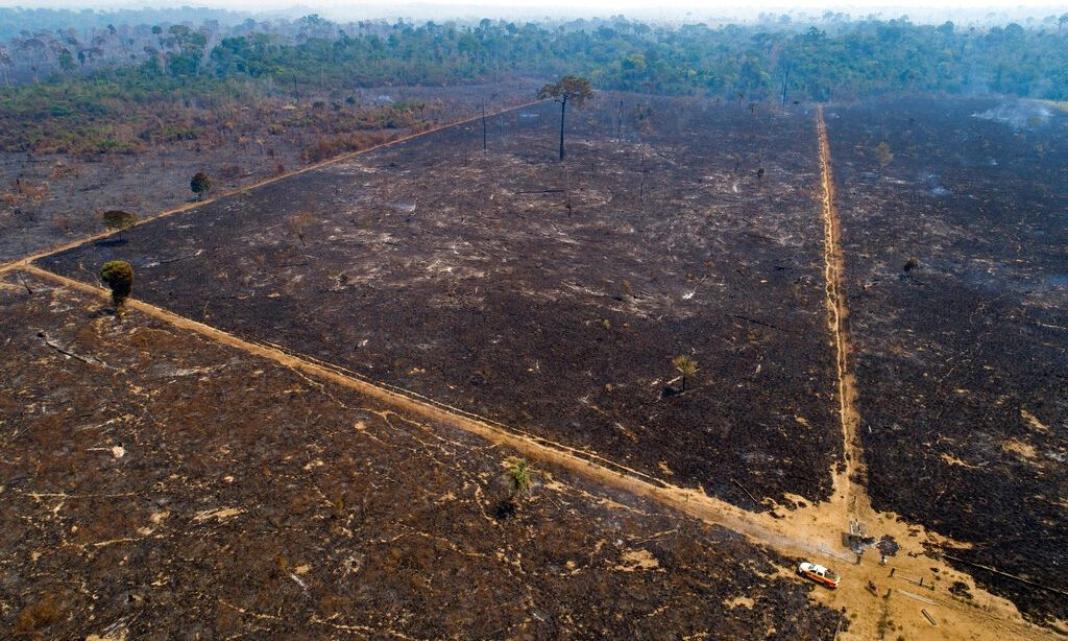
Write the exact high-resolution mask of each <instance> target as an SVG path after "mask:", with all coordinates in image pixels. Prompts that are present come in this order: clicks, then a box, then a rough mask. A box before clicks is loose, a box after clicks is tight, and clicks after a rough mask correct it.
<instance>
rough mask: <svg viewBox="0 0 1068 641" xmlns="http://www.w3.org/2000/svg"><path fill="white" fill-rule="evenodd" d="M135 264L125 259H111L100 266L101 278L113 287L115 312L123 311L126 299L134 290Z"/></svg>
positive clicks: (112, 298) (112, 297)
mask: <svg viewBox="0 0 1068 641" xmlns="http://www.w3.org/2000/svg"><path fill="white" fill-rule="evenodd" d="M133 279H134V271H133V266H132V265H130V263H128V262H126V261H125V260H109V261H108V262H106V263H104V266H103V267H101V268H100V280H102V281H104V284H105V285H107V286H108V287H109V288H110V289H111V302H112V304H114V305H115V313H116V314H120V313H122V310H123V306H124V305H125V303H126V299H127V298H129V296H130V292H131V291H132V290H133Z"/></svg>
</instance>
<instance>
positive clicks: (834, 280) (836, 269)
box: [816, 107, 868, 517]
mask: <svg viewBox="0 0 1068 641" xmlns="http://www.w3.org/2000/svg"><path fill="white" fill-rule="evenodd" d="M816 133H817V136H818V138H819V158H820V175H821V182H822V186H823V195H822V203H821V205H822V207H821V208H822V213H823V235H824V240H823V259H824V279H825V286H826V291H827V322H828V325H829V326H830V331H831V336H832V338H833V340H834V351H835V373H836V378H837V384H838V390H837V396H838V416H839V420H840V421H841V426H842V439H843V441H844V447H843V449H842V451H843V455H844V457H845V467H844V468H843V470H842V472H841V473H839V474H835V475H834V483H835V493H834V498H833V499H832V502H834V501H839V502H841V504H842V505H843V506H844V508H845V510H846V514H847V515H848V516H849V517H854V516H856V515H857V513H858V509H857V508H858V506H857V501H858V500H860V501H862V502H863V503H864V506H865V507H866V506H867V505H868V500H867V491H866V489H865V483H866V475H865V474H864V450H863V446H862V445H861V443H860V438H859V435H858V433H857V429H858V427H859V425H860V414H859V413H858V412H857V408H856V398H857V392H856V384H855V383H856V379H855V377H854V376H853V374H852V373H850V371H849V337H848V335H847V334H846V327H845V320H846V316H847V315H848V313H849V312H848V308H847V307H846V300H845V292H844V291H843V283H844V280H845V257H844V255H843V253H842V238H841V235H842V234H841V227H842V225H841V220H840V219H839V217H838V211H837V209H836V207H835V198H834V174H833V173H832V171H831V145H830V141H829V140H828V138H827V123H826V122H825V121H824V119H823V107H820V108H818V109H817V110H816ZM854 479H857V480H856V481H854Z"/></svg>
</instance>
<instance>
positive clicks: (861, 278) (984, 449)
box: [828, 100, 1068, 621]
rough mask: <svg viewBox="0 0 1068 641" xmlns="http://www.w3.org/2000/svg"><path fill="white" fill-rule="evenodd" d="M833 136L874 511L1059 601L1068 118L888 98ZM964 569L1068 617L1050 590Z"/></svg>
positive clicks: (1066, 470)
mask: <svg viewBox="0 0 1068 641" xmlns="http://www.w3.org/2000/svg"><path fill="white" fill-rule="evenodd" d="M828 126H829V132H830V139H831V145H832V154H833V156H834V163H835V165H834V167H835V171H836V178H837V181H838V185H839V204H840V210H841V217H842V222H843V241H844V244H845V253H846V267H847V271H848V276H849V291H848V296H849V305H850V311H851V317H850V326H849V330H850V333H851V336H852V339H853V341H854V346H855V348H856V361H855V362H856V372H857V377H858V382H859V385H858V388H859V408H860V412H861V415H862V417H863V419H864V425H863V426H862V429H861V434H862V435H863V437H864V441H865V446H866V450H867V456H868V461H869V464H870V466H871V470H870V472H871V485H870V488H869V490H870V493H871V496H872V499H873V501H874V503H875V506H876V507H877V508H878V509H884V510H893V511H895V512H898V513H900V514H902V515H903V516H905V517H906V518H908V519H910V520H914V521H918V522H921V523H924V524H926V525H928V526H930V527H932V528H934V529H935V530H937V531H939V532H941V533H943V534H947V535H950V536H952V537H955V538H956V539H958V540H960V541H962V542H967V543H971V544H973V545H974V547H973V548H971V549H968V550H959V551H956V552H954V556H957V557H960V558H964V559H966V560H968V561H971V562H973V563H981V564H984V565H989V566H992V567H996V568H999V569H1001V570H1003V571H1005V572H1009V573H1013V574H1017V575H1020V576H1022V577H1026V578H1028V579H1030V580H1031V581H1034V582H1037V583H1040V584H1043V585H1048V586H1052V587H1055V588H1059V589H1060V590H1066V589H1068V545H1066V543H1068V503H1066V502H1065V501H1066V500H1065V497H1066V496H1068V464H1066V463H1068V396H1066V394H1065V390H1068V225H1066V218H1065V215H1066V212H1068V173H1066V172H1068V114H1064V113H1058V112H1056V111H1055V110H1053V109H1051V108H1049V107H1046V106H1044V105H1041V104H1039V103H1033V102H1003V103H1002V102H997V101H994V100H895V101H887V102H875V103H871V104H867V105H863V106H859V107H853V108H848V109H835V110H830V111H829V113H828ZM881 143H886V147H885V148H884V149H883V151H884V152H889V153H890V154H891V155H892V159H889V162H885V164H884V162H883V161H886V160H888V158H887V156H886V155H885V153H880V151H879V149H878V148H879V145H880V144H881ZM880 156H881V158H882V161H881V160H880ZM912 258H915V259H916V260H915V263H916V264H917V267H916V268H914V269H910V270H909V271H908V272H907V273H906V272H905V270H904V269H903V268H904V266H905V264H906V263H907V262H908V261H909V260H910V259H912ZM961 569H962V570H966V571H968V572H971V573H973V574H974V576H975V577H976V579H977V580H979V581H980V582H981V583H983V585H984V586H985V587H987V588H989V589H992V590H994V591H995V592H997V593H1000V594H1002V595H1005V596H1007V597H1009V598H1011V599H1012V600H1013V601H1015V602H1016V603H1017V604H1018V605H1019V606H1020V608H1021V609H1022V610H1023V611H1024V612H1025V614H1026V615H1027V616H1028V617H1030V618H1032V619H1033V620H1036V621H1042V620H1045V619H1047V617H1057V618H1060V619H1065V618H1068V599H1065V598H1064V596H1063V595H1061V594H1057V593H1054V592H1049V591H1044V590H1041V589H1036V588H1033V587H1031V586H1028V585H1025V584H1023V583H1020V582H1017V581H1013V580H1010V579H1006V578H1004V577H1000V576H998V575H995V574H991V573H988V572H985V571H982V570H977V569H976V568H975V567H974V566H970V565H963V564H962V565H961Z"/></svg>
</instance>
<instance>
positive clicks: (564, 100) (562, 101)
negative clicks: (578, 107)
mask: <svg viewBox="0 0 1068 641" xmlns="http://www.w3.org/2000/svg"><path fill="white" fill-rule="evenodd" d="M566 115H567V94H564V95H563V96H562V97H561V98H560V162H563V161H564V117H565V116H566Z"/></svg>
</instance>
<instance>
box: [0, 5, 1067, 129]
mask: <svg viewBox="0 0 1068 641" xmlns="http://www.w3.org/2000/svg"><path fill="white" fill-rule="evenodd" d="M231 17H232V16H231ZM563 74H579V75H584V76H586V77H588V78H589V79H590V80H591V81H592V83H593V85H594V87H595V88H598V89H613V90H625V91H637V92H648V93H659V94H683V95H702V96H718V97H722V98H724V99H731V100H734V99H737V100H747V101H764V100H769V101H777V100H788V101H793V100H801V101H809V100H814V101H828V100H849V99H854V98H861V97H866V96H873V95H880V94H888V93H900V92H913V93H915V92H943V93H949V94H979V93H997V94H1006V95H1014V96H1025V97H1034V98H1045V99H1053V100H1065V99H1068V14H1065V15H1061V16H1055V15H1054V16H1049V17H1047V18H1046V19H1045V20H1042V21H1041V22H1039V23H1037V24H1035V25H1031V26H1029V27H1028V28H1024V27H1022V26H1020V25H1018V24H1009V25H1006V26H994V27H988V28H982V29H979V28H958V27H956V26H955V25H953V24H952V23H948V22H947V23H945V24H943V25H940V26H935V25H922V24H914V23H911V22H909V21H908V20H907V19H898V20H860V21H853V20H848V19H845V18H843V17H842V16H840V15H839V16H836V15H835V14H828V15H827V16H825V18H824V20H823V21H821V22H820V23H819V24H809V25H800V24H796V23H793V22H791V21H789V20H785V19H784V20H780V21H767V20H765V21H763V22H760V23H756V24H747V25H728V26H722V27H714V28H713V27H709V26H706V25H703V24H692V25H685V26H677V27H672V26H662V25H652V24H647V23H643V22H637V21H631V20H627V19H624V18H622V17H617V18H612V19H607V20H577V21H572V22H567V23H526V24H516V23H512V22H506V21H491V20H482V21H481V22H478V23H471V24H459V23H447V24H438V23H434V22H427V23H423V24H413V23H408V22H403V21H399V22H396V23H387V22H383V21H364V22H356V23H346V24H337V23H333V22H330V21H328V20H325V19H323V18H321V17H319V16H315V15H311V16H306V17H303V18H301V19H299V20H294V21H284V20H276V21H271V22H257V21H255V20H253V19H246V20H244V21H241V22H237V21H233V20H231V21H220V20H218V19H214V18H212V19H209V20H206V21H204V22H202V23H200V24H199V25H194V24H192V23H189V22H186V23H180V24H166V23H163V24H153V25H147V24H142V25H135V26H131V25H119V26H115V25H113V24H108V25H106V26H104V27H97V26H92V25H90V26H88V27H82V28H75V27H67V28H57V29H53V30H40V31H37V32H30V31H27V30H23V31H21V33H20V34H19V35H18V36H16V37H13V38H11V39H9V40H7V41H6V42H5V43H4V44H3V45H2V46H0V76H2V77H0V83H2V84H3V85H4V86H3V88H2V89H0V111H2V112H3V113H4V120H5V121H6V122H7V123H12V124H13V123H15V122H17V123H20V127H25V126H26V124H25V123H27V122H29V123H34V122H38V123H39V122H41V121H43V120H45V119H64V118H72V119H79V121H81V122H82V123H83V124H84V121H85V119H86V118H92V119H94V120H93V121H94V122H101V121H106V119H107V118H108V117H109V116H111V117H121V116H122V115H123V114H125V113H127V112H128V111H129V108H130V105H131V104H133V105H146V104H152V103H154V102H159V101H165V102H168V103H169V104H174V103H176V102H180V103H181V104H184V105H187V106H188V105H195V106H198V107H200V108H208V109H210V108H211V107H212V105H214V104H217V103H219V102H220V101H229V102H234V101H237V102H245V103H247V102H249V101H255V100H256V99H257V97H259V96H264V95H270V96H285V95H287V94H291V95H295V96H309V95H317V96H330V95H333V96H334V97H335V98H336V99H337V100H344V96H345V95H349V94H347V93H346V92H352V91H353V90H355V89H357V88H360V87H375V86H383V85H413V84H424V85H449V84H465V83H474V82H485V81H490V80H497V79H505V78H516V77H537V78H548V77H556V76H560V75H563ZM31 128H32V125H31ZM38 131H43V129H41V128H39V129H38ZM180 134H181V132H178V133H176V134H175V135H180ZM13 136H14V137H21V138H26V137H27V136H29V137H31V138H32V135H31V134H30V133H26V132H25V131H23V132H21V133H12V134H11V135H10V136H9V139H8V140H5V141H2V145H3V146H4V147H5V148H12V146H16V147H17V146H18V144H19V143H18V140H16V139H14V138H12V137H13ZM21 138H19V139H21ZM27 140H29V139H27ZM27 145H29V146H31V147H32V140H29V142H28V143H27Z"/></svg>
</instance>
